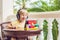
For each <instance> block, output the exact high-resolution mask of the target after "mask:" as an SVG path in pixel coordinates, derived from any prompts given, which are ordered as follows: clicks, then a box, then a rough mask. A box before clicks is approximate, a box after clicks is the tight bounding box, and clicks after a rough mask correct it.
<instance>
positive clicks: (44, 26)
mask: <svg viewBox="0 0 60 40" xmlns="http://www.w3.org/2000/svg"><path fill="white" fill-rule="evenodd" d="M43 34H44V40H47V35H48V22H47V21H46V20H44V22H43Z"/></svg>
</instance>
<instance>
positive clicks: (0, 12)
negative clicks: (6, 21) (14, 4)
mask: <svg viewBox="0 0 60 40" xmlns="http://www.w3.org/2000/svg"><path fill="white" fill-rule="evenodd" d="M1 22H2V0H0V23H1Z"/></svg>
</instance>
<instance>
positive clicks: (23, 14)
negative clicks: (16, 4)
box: [20, 10, 28, 21]
mask: <svg viewBox="0 0 60 40" xmlns="http://www.w3.org/2000/svg"><path fill="white" fill-rule="evenodd" d="M27 16H28V13H27V12H26V11H25V10H23V11H22V12H20V20H21V21H24V20H26V18H27Z"/></svg>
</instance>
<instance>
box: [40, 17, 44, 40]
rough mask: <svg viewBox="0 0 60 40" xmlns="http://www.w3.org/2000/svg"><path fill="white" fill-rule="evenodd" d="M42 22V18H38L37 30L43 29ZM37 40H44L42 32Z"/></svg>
mask: <svg viewBox="0 0 60 40" xmlns="http://www.w3.org/2000/svg"><path fill="white" fill-rule="evenodd" d="M43 21H44V18H40V19H39V26H40V27H39V28H40V29H41V30H42V29H43ZM39 40H44V35H43V31H41V34H40V35H39Z"/></svg>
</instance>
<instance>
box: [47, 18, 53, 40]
mask: <svg viewBox="0 0 60 40" xmlns="http://www.w3.org/2000/svg"><path fill="white" fill-rule="evenodd" d="M53 19H54V18H47V19H46V20H47V21H48V36H47V40H53V37H52V21H53Z"/></svg>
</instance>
